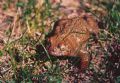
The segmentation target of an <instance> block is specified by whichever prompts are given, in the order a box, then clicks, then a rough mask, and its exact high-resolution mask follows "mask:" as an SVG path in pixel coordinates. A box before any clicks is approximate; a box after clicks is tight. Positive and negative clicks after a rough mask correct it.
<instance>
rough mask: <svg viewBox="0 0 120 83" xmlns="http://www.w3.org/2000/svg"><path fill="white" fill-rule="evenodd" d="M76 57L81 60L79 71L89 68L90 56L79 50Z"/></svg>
mask: <svg viewBox="0 0 120 83" xmlns="http://www.w3.org/2000/svg"><path fill="white" fill-rule="evenodd" d="M78 55H79V57H80V59H81V61H80V62H81V64H80V67H81V68H80V69H81V70H85V69H86V68H87V67H88V66H89V62H90V56H89V54H88V53H87V52H86V51H83V50H80V51H79V54H78Z"/></svg>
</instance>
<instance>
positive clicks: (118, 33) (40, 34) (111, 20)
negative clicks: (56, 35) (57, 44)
mask: <svg viewBox="0 0 120 83" xmlns="http://www.w3.org/2000/svg"><path fill="white" fill-rule="evenodd" d="M37 1H39V0H28V2H24V1H19V2H17V3H15V4H13V2H12V0H7V2H6V3H4V4H3V10H4V11H7V10H8V9H9V8H10V5H11V4H13V5H14V7H15V10H16V12H15V13H17V15H16V16H14V17H11V18H10V19H9V20H10V29H9V30H8V31H7V32H6V35H8V38H7V40H6V44H5V48H4V50H0V56H4V53H5V52H6V53H8V54H9V56H10V57H11V61H9V62H10V65H11V66H12V68H11V71H13V72H14V74H13V76H12V78H11V79H7V80H6V78H5V77H4V76H3V77H2V78H3V79H2V80H3V81H5V82H8V83H10V82H11V83H16V82H19V83H26V82H29V83H32V82H33V81H34V82H47V83H62V81H63V79H64V75H63V74H66V72H65V71H67V69H68V68H70V67H68V66H69V64H66V65H65V67H64V68H61V67H60V66H59V65H60V62H59V59H57V58H55V57H52V56H49V54H48V53H47V50H46V49H45V47H44V43H45V42H44V41H45V36H46V35H47V34H48V33H49V31H46V29H47V28H46V27H48V25H47V22H49V21H50V24H49V27H52V23H54V22H55V21H56V19H57V18H58V16H59V12H58V11H56V10H57V8H56V9H53V8H52V7H51V4H50V2H49V0H45V2H44V3H43V4H42V5H40V4H38V2H37ZM118 2H119V1H118ZM118 2H116V3H110V4H105V3H104V4H105V6H107V7H106V8H107V10H108V15H107V16H105V17H103V19H102V23H103V25H104V27H103V28H104V29H101V33H100V34H99V40H100V41H101V42H103V43H106V41H107V42H108V43H109V44H108V43H106V44H108V45H107V46H108V47H105V48H106V49H107V50H106V49H105V48H104V46H103V47H101V48H100V49H99V50H102V51H103V52H104V61H103V62H101V70H102V68H105V72H102V71H99V72H98V71H96V69H95V67H94V65H93V64H92V63H91V65H90V67H89V68H88V70H92V72H93V77H92V78H91V81H95V82H96V83H98V82H105V79H109V80H110V81H111V80H112V82H113V81H115V82H116V83H119V81H120V79H119V77H120V75H114V76H113V77H110V76H111V73H116V72H117V71H118V70H119V68H117V65H115V64H116V63H117V64H119V62H113V61H112V60H111V59H110V55H111V56H112V57H113V58H115V57H119V52H118V50H119V49H117V48H116V47H117V46H119V45H120V23H119V22H120V10H119V5H120V2H119V4H118ZM39 3H40V2H39ZM41 3H42V2H41ZM17 27H19V28H20V29H21V33H20V34H18V35H20V36H18V37H17V38H15V39H14V35H13V34H14V29H16V28H17ZM41 46H42V47H41ZM109 47H110V49H114V51H113V52H112V51H110V50H109ZM90 53H91V55H94V54H96V55H97V52H95V51H93V52H92V51H91V52H90ZM46 54H47V56H46ZM114 56H115V57H114ZM96 57H97V56H96ZM114 65H115V66H114ZM66 67H67V68H66ZM111 68H113V69H111ZM64 69H66V70H64ZM40 72H42V73H40ZM67 73H68V72H67Z"/></svg>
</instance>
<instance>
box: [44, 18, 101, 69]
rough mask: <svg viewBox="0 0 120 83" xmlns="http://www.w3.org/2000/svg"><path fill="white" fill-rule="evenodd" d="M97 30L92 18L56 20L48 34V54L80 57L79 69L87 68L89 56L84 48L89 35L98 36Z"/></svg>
mask: <svg viewBox="0 0 120 83" xmlns="http://www.w3.org/2000/svg"><path fill="white" fill-rule="evenodd" d="M98 32H99V28H98V25H97V22H96V20H95V19H94V17H93V16H81V17H74V18H68V19H60V20H58V21H57V22H56V23H55V25H54V27H53V30H52V32H50V34H48V36H47V41H48V42H49V43H50V45H49V46H47V47H46V48H47V50H48V53H49V54H50V55H53V56H72V57H74V56H75V57H77V56H78V57H80V60H81V62H80V67H81V70H84V69H86V68H87V67H88V65H89V62H90V56H89V54H88V53H87V51H86V49H85V47H86V43H87V41H88V39H89V38H90V34H91V33H94V34H96V35H97V34H98Z"/></svg>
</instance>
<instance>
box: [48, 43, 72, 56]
mask: <svg viewBox="0 0 120 83" xmlns="http://www.w3.org/2000/svg"><path fill="white" fill-rule="evenodd" d="M48 52H49V54H50V55H54V56H67V55H69V53H70V49H68V47H67V46H64V45H61V46H60V47H50V48H49V49H48Z"/></svg>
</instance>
